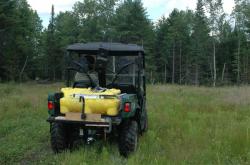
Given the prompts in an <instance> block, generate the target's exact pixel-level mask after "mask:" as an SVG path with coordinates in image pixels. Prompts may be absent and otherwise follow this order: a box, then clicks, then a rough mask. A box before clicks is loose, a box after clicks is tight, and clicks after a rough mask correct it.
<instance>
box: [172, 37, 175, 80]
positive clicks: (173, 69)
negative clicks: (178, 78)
mask: <svg viewBox="0 0 250 165" xmlns="http://www.w3.org/2000/svg"><path fill="white" fill-rule="evenodd" d="M174 83H175V41H174V44H173V66H172V84H174Z"/></svg>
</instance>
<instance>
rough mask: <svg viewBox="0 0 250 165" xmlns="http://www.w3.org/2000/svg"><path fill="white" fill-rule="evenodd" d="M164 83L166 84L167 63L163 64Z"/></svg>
mask: <svg viewBox="0 0 250 165" xmlns="http://www.w3.org/2000/svg"><path fill="white" fill-rule="evenodd" d="M164 77H165V78H164V82H165V84H166V83H167V63H166V62H165V72H164Z"/></svg>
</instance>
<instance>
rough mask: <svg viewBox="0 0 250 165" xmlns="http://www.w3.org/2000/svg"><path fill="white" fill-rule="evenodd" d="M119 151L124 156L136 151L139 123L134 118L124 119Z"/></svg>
mask: <svg viewBox="0 0 250 165" xmlns="http://www.w3.org/2000/svg"><path fill="white" fill-rule="evenodd" d="M118 143H119V151H120V154H121V155H122V156H124V157H128V155H129V154H130V153H132V152H134V151H136V149H137V146H138V124H137V122H136V121H134V120H128V121H124V122H122V124H121V129H120V133H119V142H118Z"/></svg>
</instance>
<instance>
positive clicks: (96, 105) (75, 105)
mask: <svg viewBox="0 0 250 165" xmlns="http://www.w3.org/2000/svg"><path fill="white" fill-rule="evenodd" d="M61 92H63V93H64V97H63V98H61V99H60V111H61V113H62V114H66V113H67V112H81V111H82V105H83V103H82V101H81V102H80V97H84V99H85V113H89V114H102V115H109V116H116V115H118V112H119V105H120V99H119V98H118V95H119V94H120V93H121V91H120V90H119V89H106V90H104V91H95V90H92V89H91V88H62V89H61Z"/></svg>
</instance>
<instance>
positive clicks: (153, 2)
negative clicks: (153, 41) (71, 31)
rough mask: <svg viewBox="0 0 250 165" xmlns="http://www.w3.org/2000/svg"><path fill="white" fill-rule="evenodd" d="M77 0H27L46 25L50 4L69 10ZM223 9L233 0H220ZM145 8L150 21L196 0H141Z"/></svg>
mask: <svg viewBox="0 0 250 165" xmlns="http://www.w3.org/2000/svg"><path fill="white" fill-rule="evenodd" d="M77 1H79V0H42V1H38V0H28V3H29V4H30V6H31V8H32V9H34V10H36V11H37V12H38V14H39V16H40V18H41V19H42V21H43V26H44V27H46V26H47V25H48V23H49V19H50V12H51V6H52V4H54V7H55V13H56V14H58V13H59V12H60V11H62V12H63V11H68V10H71V9H72V7H73V5H74V3H75V2H77ZM222 1H223V6H224V11H225V12H226V13H227V14H230V13H231V12H232V10H233V7H234V0H222ZM142 2H143V5H144V7H145V8H146V9H147V12H148V16H149V18H150V19H151V20H152V21H157V20H158V19H159V18H161V17H162V16H163V15H164V16H166V17H168V15H169V14H170V13H171V12H172V10H173V9H174V8H177V9H179V10H186V9H192V10H194V9H195V7H196V2H197V0H142Z"/></svg>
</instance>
